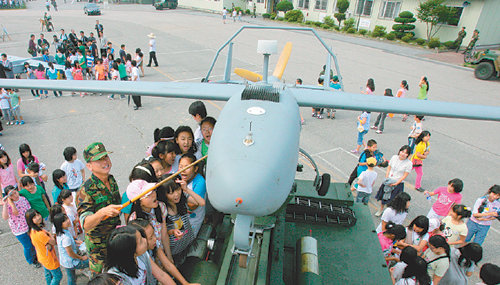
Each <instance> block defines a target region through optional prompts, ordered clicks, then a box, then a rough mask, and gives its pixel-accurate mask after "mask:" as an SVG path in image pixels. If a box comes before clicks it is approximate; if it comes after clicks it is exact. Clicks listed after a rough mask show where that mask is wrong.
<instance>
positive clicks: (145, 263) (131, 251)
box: [106, 226, 154, 284]
mask: <svg viewBox="0 0 500 285" xmlns="http://www.w3.org/2000/svg"><path fill="white" fill-rule="evenodd" d="M106 247H107V249H108V253H107V256H106V259H107V262H106V266H107V268H108V273H112V274H116V275H118V276H120V277H121V278H122V279H123V284H154V277H153V272H152V267H151V265H152V264H151V258H150V256H149V254H148V253H147V249H148V242H147V240H146V234H145V233H144V230H142V229H140V230H138V229H136V228H134V227H131V226H125V227H120V228H116V229H114V230H113V232H112V233H111V235H110V237H109V239H108V242H107V246H106Z"/></svg>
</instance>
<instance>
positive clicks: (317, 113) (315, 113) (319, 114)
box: [312, 76, 325, 120]
mask: <svg viewBox="0 0 500 285" xmlns="http://www.w3.org/2000/svg"><path fill="white" fill-rule="evenodd" d="M324 82H325V79H324V76H320V77H318V86H323V83H324ZM324 110H325V109H324V108H312V117H313V118H314V117H316V118H317V119H320V120H321V119H323V111H324Z"/></svg>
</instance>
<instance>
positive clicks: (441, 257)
mask: <svg viewBox="0 0 500 285" xmlns="http://www.w3.org/2000/svg"><path fill="white" fill-rule="evenodd" d="M443 258H448V255H444V256H440V257H438V258H436V259H433V260H431V261H429V262H427V265H429V264H431V263H433V262H434V261H437V260H440V259H443Z"/></svg>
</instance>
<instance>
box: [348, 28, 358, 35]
mask: <svg viewBox="0 0 500 285" xmlns="http://www.w3.org/2000/svg"><path fill="white" fill-rule="evenodd" d="M347 33H349V34H354V33H356V28H354V27H351V28H349V29H347Z"/></svg>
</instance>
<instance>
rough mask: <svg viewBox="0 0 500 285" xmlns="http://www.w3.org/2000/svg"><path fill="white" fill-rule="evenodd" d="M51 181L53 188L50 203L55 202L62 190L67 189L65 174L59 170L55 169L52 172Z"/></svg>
mask: <svg viewBox="0 0 500 285" xmlns="http://www.w3.org/2000/svg"><path fill="white" fill-rule="evenodd" d="M52 181H53V182H54V188H52V201H53V202H54V203H56V202H57V198H59V194H61V191H62V190H63V189H69V188H68V184H66V182H67V177H66V173H65V172H64V171H63V170H61V169H56V170H54V172H52Z"/></svg>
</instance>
